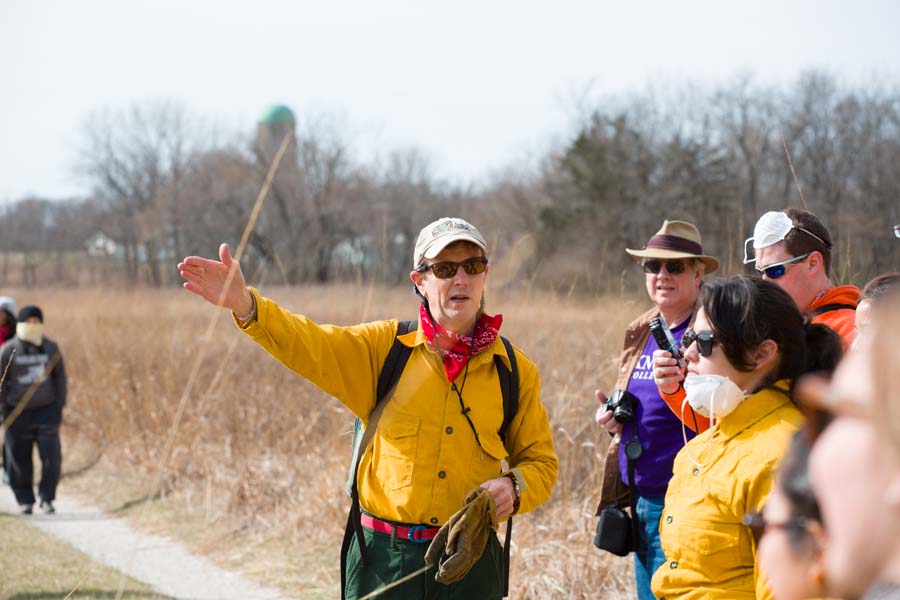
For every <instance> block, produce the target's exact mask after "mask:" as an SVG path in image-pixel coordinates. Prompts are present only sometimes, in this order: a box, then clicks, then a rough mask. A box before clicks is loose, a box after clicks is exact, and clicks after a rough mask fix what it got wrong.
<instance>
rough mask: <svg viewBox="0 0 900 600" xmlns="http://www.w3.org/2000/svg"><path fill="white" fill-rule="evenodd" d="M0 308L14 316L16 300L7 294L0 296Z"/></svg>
mask: <svg viewBox="0 0 900 600" xmlns="http://www.w3.org/2000/svg"><path fill="white" fill-rule="evenodd" d="M0 310H5V311H6V312H8V313H9V315H10V316H11V317H14V316H16V301H15V300H13V299H12V298H10V297H9V296H0Z"/></svg>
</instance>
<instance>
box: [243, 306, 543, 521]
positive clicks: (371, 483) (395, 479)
mask: <svg viewBox="0 0 900 600" xmlns="http://www.w3.org/2000/svg"><path fill="white" fill-rule="evenodd" d="M250 291H251V293H252V294H253V297H254V299H255V301H256V309H257V310H256V319H255V320H252V319H251V320H250V321H248V322H247V323H244V324H241V323H240V322H238V325H239V326H240V327H241V328H242V329H243V330H244V332H245V333H247V335H249V336H250V337H251V338H253V340H254V341H256V342H257V343H258V344H259V345H260V346H262V347H263V348H264V349H265V350H266V351H267V352H269V354H271V355H272V356H274V357H275V358H276V359H278V360H279V361H280V362H281V363H283V364H284V365H285V366H287V367H288V368H290V369H292V370H293V371H295V372H297V373H299V374H300V375H302V376H303V377H305V378H307V379H309V380H310V381H311V382H312V383H314V384H315V385H316V386H318V387H319V388H320V389H322V391H324V392H326V393H328V394H331V395H332V396H334V397H335V398H337V399H338V400H340V401H341V402H342V403H343V404H344V405H346V406H347V407H348V408H349V409H350V410H351V411H353V413H354V414H356V415H357V416H359V417H360V418H361V419H362V421H363V424H364V425H367V424H368V417H369V413H370V412H371V411H372V409H373V408H374V406H375V399H376V398H375V396H376V386H377V383H378V375H379V373H380V372H381V366H382V364H383V363H384V361H385V359H386V358H387V355H388V352H389V351H390V349H391V346H392V344H393V343H394V336H395V335H396V331H397V321H396V320H393V321H377V322H373V323H363V324H361V325H354V326H350V327H339V326H334V325H318V324H316V323H314V322H313V321H311V320H310V319H308V318H307V317H304V316H302V315H296V314H291V313H289V312H288V311H286V310H284V309H283V308H281V307H280V306H278V305H277V304H276V303H275V302H273V301H272V300H269V299H267V298H263V297H262V296H260V295H259V293H258V292H257V291H256V290H255V289H252V288H251V289H250ZM399 339H400V341H401V342H402V343H403V344H405V345H407V346H410V347H412V348H413V351H412V354H411V355H410V357H409V362H408V363H407V364H406V368H405V370H404V371H403V375H402V377H401V378H400V381H399V382H398V384H397V386H396V388H395V389H394V391H393V394H392V395H391V397H390V400H389V401H388V403H387V405H386V406H385V408H384V411H383V413H382V415H381V418H380V419H379V421H378V424H377V429H376V432H375V435H374V437H373V439H372V443H371V444H370V445H369V448H368V450H367V451H366V452H365V454H364V455H363V456H362V459H361V460H360V464H359V471H358V474H357V483H358V487H359V497H360V505H361V506H362V508H363V509H364V510H366V511H368V512H369V513H370V514H372V515H374V516H376V517H379V518H381V519H387V520H391V521H398V522H402V523H414V524H419V523H421V524H426V525H443V524H444V523H445V522H446V521H447V519H449V518H450V516H451V515H452V514H453V513H455V512H456V511H457V510H459V508H460V507H461V506H462V504H463V500H464V498H465V496H466V494H467V493H468V492H469V491H471V490H473V489H474V488H476V487H478V486H479V485H481V484H482V483H484V482H485V481H488V480H490V479H494V478H496V477H499V476H500V475H501V474H502V473H503V467H502V466H501V461H502V460H503V459H504V458H507V460H508V463H509V467H510V469H512V470H514V471H515V472H516V475H517V479H518V480H519V484H520V490H521V504H520V507H519V513H522V512H527V511H529V510H531V509H533V508H535V507H537V506H538V505H540V504H542V503H543V502H545V501H546V500H548V499H549V498H550V490H551V489H552V487H553V484H554V483H555V482H556V476H557V470H558V466H559V461H558V459H557V458H556V453H555V452H554V450H553V439H552V437H551V435H550V424H549V422H548V419H547V412H546V411H545V410H544V406H543V404H542V403H541V398H540V379H539V376H538V372H537V369H536V368H535V366H534V363H532V362H531V361H530V360H529V359H528V358H527V357H526V356H525V355H524V354H523V353H522V352H521V351H520V350H518V349H517V348H516V349H515V350H516V361H517V364H518V370H519V409H518V412H517V413H516V416H515V417H514V418H513V419H512V422H511V423H510V425H509V429H508V431H507V442H508V445H506V446H505V445H504V442H503V440H502V439H501V438H500V436H499V434H498V430H499V429H500V426H501V424H502V422H503V397H502V394H501V391H500V382H499V378H498V376H497V368H496V367H495V365H494V355H495V354H496V355H500V357H501V359H502V360H503V361H504V362H505V363H506V365H507V367H509V357H508V355H507V353H506V348H505V346H504V345H503V342H502V340H500V338H499V337H498V338H497V339H496V340H495V342H494V344H493V345H491V346H490V347H488V348H486V349H485V350H483V351H482V352H480V353H478V354H477V355H475V356H474V357H472V359H471V360H470V363H469V366H468V373H467V374H466V375H462V374H461V375H459V376H458V377H457V380H456V385H457V387H458V388H460V389H461V391H462V397H463V400H464V402H465V405H466V406H468V407H470V408H471V410H470V411H469V413H468V414H469V418H470V419H471V420H472V422H473V424H474V426H475V429H476V430H477V432H478V438H479V439H480V441H481V447H479V445H478V444H477V443H476V441H475V435H474V433H473V431H472V428H471V427H470V426H469V424H468V422H467V421H466V418H465V417H464V416H463V414H462V409H461V407H460V401H459V398H458V396H457V394H456V392H454V391H453V390H452V389H451V384H450V382H449V381H448V380H447V375H446V374H445V372H444V366H443V363H442V362H441V359H440V356H439V355H438V354H437V353H436V352H434V351H433V350H431V349H430V347H429V346H428V344H427V343H426V341H425V338H424V336H423V335H422V333H421V327H419V329H418V330H417V331H414V332H410V333H408V334H406V335H402V336H400V337H399ZM348 444H349V441H348ZM348 453H349V451H348Z"/></svg>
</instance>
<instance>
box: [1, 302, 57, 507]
mask: <svg viewBox="0 0 900 600" xmlns="http://www.w3.org/2000/svg"><path fill="white" fill-rule="evenodd" d="M0 365H2V368H3V369H6V368H7V365H9V372H8V373H7V375H6V381H5V382H4V383H3V387H2V389H0V405H2V407H3V422H4V424H5V425H6V427H7V429H6V433H5V434H4V437H3V442H4V448H5V452H6V465H7V470H8V473H9V486H10V487H11V488H12V490H13V493H14V494H15V495H16V501H17V502H18V503H19V508H20V510H21V512H22V513H23V514H31V513H32V511H33V506H34V502H35V496H34V484H33V477H34V465H33V453H34V446H35V445H37V448H38V455H39V456H40V458H41V481H40V484H39V485H38V493H39V494H40V498H41V504H40V506H41V509H42V510H43V511H44V512H46V513H54V512H56V509H55V508H54V507H53V502H54V500H56V487H57V485H58V484H59V475H60V469H61V467H62V450H61V446H60V441H59V426H60V423H62V411H63V407H65V405H66V391H67V385H66V370H65V367H64V365H63V359H62V354H60V351H59V346H57V345H56V342H54V341H53V340H51V339H50V338H48V337H47V336H45V335H44V313H43V312H42V311H41V309H40V308H39V307H37V306H34V305H28V306H24V307H22V310H20V311H19V316H18V323H17V324H16V336H15V337H14V338H12V339H11V340H9V341H7V342H6V343H4V344H3V346H2V347H0ZM23 403H25V404H23Z"/></svg>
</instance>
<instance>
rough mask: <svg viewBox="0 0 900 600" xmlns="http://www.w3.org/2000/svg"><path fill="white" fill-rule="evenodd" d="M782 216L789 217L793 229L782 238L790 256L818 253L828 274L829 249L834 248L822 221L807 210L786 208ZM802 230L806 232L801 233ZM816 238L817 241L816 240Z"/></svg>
mask: <svg viewBox="0 0 900 600" xmlns="http://www.w3.org/2000/svg"><path fill="white" fill-rule="evenodd" d="M784 214H786V215H787V216H788V217H790V218H791V221H792V222H793V223H794V229H791V230H790V232H788V234H787V235H786V236H785V238H784V245H785V248H786V249H787V251H788V252H789V253H790V255H791V256H803V255H804V254H807V253H809V252H818V253H819V254H821V255H822V259H823V260H824V261H825V273H826V274H827V273H829V272H830V271H831V248H832V247H833V246H834V242H833V241H832V239H831V232H830V231H828V228H827V227H825V226H824V225H822V221H820V220H819V218H818V217H817V216H816V215H814V214H812V213H811V212H809V211H808V210H803V209H800V208H787V209H785V210H784ZM798 227H799V228H800V229H798ZM804 229H805V230H806V231H803V230H804ZM810 234H812V235H810ZM817 237H818V238H819V239H816V238H817ZM823 242H824V243H823Z"/></svg>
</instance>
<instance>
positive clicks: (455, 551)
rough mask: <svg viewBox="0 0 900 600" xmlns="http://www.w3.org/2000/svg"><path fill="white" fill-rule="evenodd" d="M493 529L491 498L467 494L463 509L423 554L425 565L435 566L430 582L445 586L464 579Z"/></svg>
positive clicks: (483, 492)
mask: <svg viewBox="0 0 900 600" xmlns="http://www.w3.org/2000/svg"><path fill="white" fill-rule="evenodd" d="M496 529H497V507H496V506H495V505H494V497H493V496H492V495H491V493H490V492H489V491H487V490H486V489H484V488H477V489H475V490H473V491H471V492H469V495H468V496H466V500H465V503H464V504H463V507H462V508H461V509H459V510H458V511H456V512H455V513H454V514H453V516H452V517H450V520H448V521H447V522H446V523H444V526H443V527H441V529H440V531H438V533H437V535H436V536H435V537H434V539H433V540H431V544H429V546H428V551H427V552H426V553H425V564H426V565H428V566H434V565H435V564H436V565H437V573H435V575H434V580H435V581H437V582H438V583H444V584H447V583H453V582H454V581H459V580H460V579H462V578H463V577H465V576H466V573H468V572H469V569H471V568H472V565H474V564H475V563H476V562H477V561H478V559H479V558H481V554H482V553H483V552H484V546H485V544H487V540H488V536H489V535H492V534H493V531H494V530H496Z"/></svg>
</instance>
